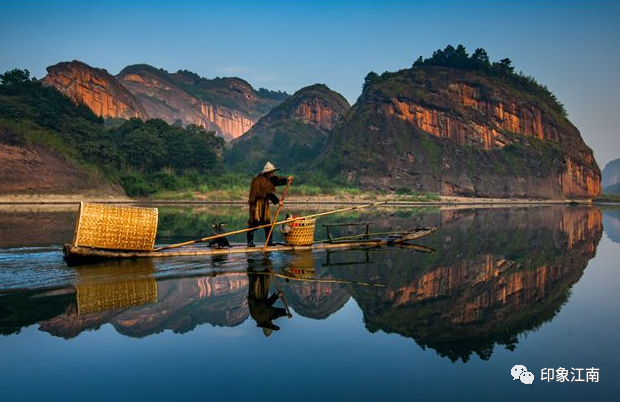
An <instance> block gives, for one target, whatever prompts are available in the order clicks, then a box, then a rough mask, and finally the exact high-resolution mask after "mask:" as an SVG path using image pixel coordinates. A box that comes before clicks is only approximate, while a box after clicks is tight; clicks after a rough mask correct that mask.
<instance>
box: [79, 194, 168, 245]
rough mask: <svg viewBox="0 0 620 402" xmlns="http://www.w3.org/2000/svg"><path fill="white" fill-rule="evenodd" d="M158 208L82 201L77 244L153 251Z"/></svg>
mask: <svg viewBox="0 0 620 402" xmlns="http://www.w3.org/2000/svg"><path fill="white" fill-rule="evenodd" d="M156 234H157V208H145V207H134V206H125V205H107V204H91V203H87V202H82V203H80V213H79V217H78V220H77V224H76V228H75V234H74V236H73V244H74V245H76V246H85V247H95V248H103V249H112V250H147V251H149V250H152V249H153V245H154V244H155V235H156Z"/></svg>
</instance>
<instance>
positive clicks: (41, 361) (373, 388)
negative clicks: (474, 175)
mask: <svg viewBox="0 0 620 402" xmlns="http://www.w3.org/2000/svg"><path fill="white" fill-rule="evenodd" d="M295 212H298V213H304V212H308V211H306V210H303V211H302V210H299V211H295ZM75 215H76V210H74V209H73V208H71V207H53V208H34V207H25V206H20V207H2V209H0V400H1V401H7V402H9V401H32V400H46V401H84V400H89V401H110V400H117V401H124V400H150V401H169V400H178V401H185V400H302V401H304V400H308V401H316V400H368V401H381V400H394V399H399V400H414V399H415V400H522V401H528V400H556V399H557V400H560V398H561V400H616V398H617V395H618V393H619V392H620V363H619V362H618V357H620V354H619V353H618V342H619V341H620V308H619V307H620V293H619V291H618V289H620V271H619V263H618V261H620V243H619V242H620V209H614V208H604V209H599V208H595V207H563V206H562V207H529V208H493V209H469V208H467V209H446V210H440V209H435V208H406V209H405V208H400V209H380V210H375V211H369V212H365V213H357V214H351V215H346V216H338V217H331V218H330V219H329V220H328V219H325V220H324V221H323V223H325V222H330V221H331V222H336V221H341V222H342V221H348V222H351V221H353V222H365V221H368V222H372V223H373V224H374V226H373V227H372V229H373V230H374V231H384V230H393V229H397V228H414V227H421V226H437V227H439V231H438V232H437V233H436V234H433V235H432V236H429V237H426V238H423V239H420V240H419V241H418V243H419V244H420V245H424V246H427V247H430V248H432V249H433V250H434V252H421V251H419V250H416V249H415V248H411V247H398V248H396V247H389V248H380V249H370V250H363V249H359V250H347V251H337V252H330V253H326V252H320V253H318V252H317V253H306V252H304V253H301V252H299V253H280V254H278V253H276V254H271V255H269V256H268V257H263V256H262V255H258V256H253V257H250V256H245V255H240V256H239V255H237V256H234V255H233V256H225V257H218V258H210V257H192V258H174V259H159V260H157V259H154V260H136V261H121V262H113V261H112V262H106V263H99V264H91V265H81V266H68V265H67V263H65V261H64V260H63V259H62V252H61V250H62V244H63V243H65V242H69V241H70V240H71V238H72V235H73V230H74V221H75ZM244 219H245V215H244V214H243V213H241V212H239V207H237V206H234V207H174V208H172V207H161V208H160V228H159V233H158V241H160V242H162V243H169V242H174V241H180V240H185V239H191V238H195V237H202V236H204V235H205V234H208V233H209V230H208V226H209V224H210V223H211V222H227V223H229V227H231V228H238V227H243V224H244ZM319 229H321V228H319ZM341 234H343V235H344V234H345V233H344V232H341ZM316 237H317V239H318V238H323V237H324V233H323V231H322V229H321V230H317V234H316ZM257 238H258V240H260V239H261V238H262V234H257ZM232 240H237V241H240V240H242V237H237V238H234V239H232ZM267 269H273V270H274V271H275V272H276V273H277V274H278V276H276V277H273V276H270V275H267V274H266V272H267V271H266V270H267ZM276 281H277V284H276V283H274V282H276ZM276 285H277V286H278V287H279V288H280V289H281V290H282V291H283V294H284V297H283V298H280V299H278V300H276V298H277V288H276ZM283 299H284V300H286V302H287V305H288V306H290V310H291V313H292V318H287V317H286V316H285V305H284V300H283ZM516 364H521V365H524V366H526V367H527V369H528V370H529V371H530V372H532V373H533V374H534V377H535V380H534V383H533V384H531V385H525V384H523V383H521V382H520V381H513V379H512V377H511V375H510V370H511V368H512V367H513V366H514V365H516ZM559 367H563V368H567V369H568V370H569V371H571V370H572V369H575V370H576V369H579V368H583V369H586V368H597V369H598V372H599V382H598V383H593V382H564V383H561V382H557V381H555V380H553V381H551V382H546V381H541V370H542V369H543V368H555V369H557V368H559ZM575 373H576V371H575ZM582 377H583V379H585V378H586V375H585V371H584V372H583V374H582ZM570 378H571V375H570V374H569V379H570Z"/></svg>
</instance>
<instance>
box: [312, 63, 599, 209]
mask: <svg viewBox="0 0 620 402" xmlns="http://www.w3.org/2000/svg"><path fill="white" fill-rule="evenodd" d="M537 88H538V87H537ZM378 150H379V151H378ZM320 163H321V164H327V165H328V166H330V167H331V169H332V171H333V172H339V173H341V174H343V175H345V176H346V177H347V178H348V179H349V180H350V181H351V182H354V183H359V184H361V185H363V186H365V187H372V188H389V189H398V188H401V187H407V188H411V189H413V190H416V191H431V192H438V193H441V194H444V195H460V196H481V197H541V198H593V197H596V196H597V195H598V194H599V192H600V179H601V176H600V171H599V168H598V166H597V164H596V162H595V160H594V157H593V154H592V151H591V150H590V148H588V146H587V145H586V144H585V143H584V141H583V140H582V138H581V136H580V134H579V131H578V130H577V128H575V126H573V125H572V124H571V123H570V121H569V120H568V119H567V118H566V117H565V116H564V115H563V113H562V110H561V107H558V104H557V103H556V102H554V101H553V100H549V99H546V98H544V97H541V96H539V94H538V93H537V92H535V91H532V90H531V88H529V87H527V86H526V87H520V86H517V85H515V84H514V83H513V82H512V81H510V80H508V79H502V78H501V77H498V76H489V75H488V74H485V73H483V72H480V71H468V70H464V69H456V68H446V67H438V66H414V67H412V68H410V69H405V70H401V71H398V72H395V73H384V74H383V75H381V76H377V75H376V74H375V75H374V76H370V75H369V77H367V80H366V84H365V86H364V90H363V93H362V95H361V97H360V98H359V100H358V102H357V103H356V104H355V106H354V107H353V108H352V110H351V112H350V113H349V114H348V115H347V117H346V118H345V119H344V120H343V122H342V124H340V125H339V126H338V127H336V129H335V130H334V133H333V135H332V138H331V140H330V141H329V143H328V145H327V149H326V152H325V153H324V155H323V158H322V159H321V162H320Z"/></svg>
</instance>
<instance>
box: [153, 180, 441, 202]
mask: <svg viewBox="0 0 620 402" xmlns="http://www.w3.org/2000/svg"><path fill="white" fill-rule="evenodd" d="M247 196H248V188H247V187H246V186H241V185H231V186H229V187H225V188H214V187H212V186H209V185H202V186H199V187H198V188H196V189H194V190H187V189H185V190H179V191H171V190H164V191H158V192H156V193H155V194H153V195H151V196H150V197H149V198H150V199H153V200H170V201H172V200H178V201H182V200H202V201H207V200H208V201H246V200H247ZM288 197H290V198H315V197H316V198H328V199H335V200H340V199H342V200H354V199H355V200H369V201H372V200H377V199H385V198H390V199H391V200H394V201H403V202H434V201H440V197H439V195H438V194H436V193H417V192H413V191H406V192H405V191H397V192H395V193H393V192H388V191H362V190H360V189H359V188H352V187H329V188H320V187H318V186H312V185H307V184H300V185H297V186H291V188H290V189H289V192H288Z"/></svg>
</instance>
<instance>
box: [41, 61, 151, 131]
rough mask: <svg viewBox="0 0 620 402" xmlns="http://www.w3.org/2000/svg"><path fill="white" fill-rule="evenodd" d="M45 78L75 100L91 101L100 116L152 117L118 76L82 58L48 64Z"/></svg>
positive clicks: (47, 83)
mask: <svg viewBox="0 0 620 402" xmlns="http://www.w3.org/2000/svg"><path fill="white" fill-rule="evenodd" d="M43 82H44V83H45V84H46V85H50V86H53V87H55V88H56V89H58V90H59V91H60V92H62V93H64V94H65V95H67V96H69V97H70V98H71V99H73V101H74V102H76V103H83V104H85V105H87V106H88V107H89V108H90V109H91V110H92V111H93V112H94V113H95V114H96V115H97V116H101V117H109V118H122V119H130V118H132V117H137V118H140V119H147V118H148V115H147V113H146V111H145V110H144V108H143V107H142V105H141V104H140V103H139V102H138V101H137V100H136V99H135V98H134V96H133V95H132V94H131V93H130V92H129V91H127V89H125V87H124V86H122V85H121V84H120V83H119V82H118V81H117V80H116V78H114V76H112V75H111V74H109V73H108V72H107V71H106V70H103V69H100V68H93V67H91V66H89V65H87V64H85V63H82V62H80V61H76V60H74V61H71V62H62V63H58V64H55V65H53V66H50V67H48V68H47V75H46V76H45V77H44V78H43Z"/></svg>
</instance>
